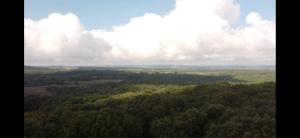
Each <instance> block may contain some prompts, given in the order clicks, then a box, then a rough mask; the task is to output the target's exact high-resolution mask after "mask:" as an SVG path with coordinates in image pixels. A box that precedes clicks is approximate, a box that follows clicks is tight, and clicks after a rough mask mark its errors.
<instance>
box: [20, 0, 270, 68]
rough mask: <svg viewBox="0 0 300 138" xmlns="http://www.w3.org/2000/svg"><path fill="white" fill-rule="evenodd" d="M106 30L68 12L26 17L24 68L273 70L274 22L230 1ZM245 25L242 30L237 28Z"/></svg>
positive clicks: (179, 3)
mask: <svg viewBox="0 0 300 138" xmlns="http://www.w3.org/2000/svg"><path fill="white" fill-rule="evenodd" d="M175 4H176V5H175V8H174V9H173V10H172V11H170V12H169V13H167V14H165V15H157V14H153V13H146V14H145V15H144V16H141V17H134V18H132V19H130V21H129V22H128V23H127V24H125V25H121V26H114V27H113V29H112V30H111V31H107V30H104V29H94V30H86V29H84V27H83V25H82V24H81V23H80V19H79V18H78V17H77V16H76V15H75V14H73V13H68V14H65V15H62V14H59V13H52V14H50V15H49V16H48V17H46V18H43V19H40V20H37V21H34V20H32V19H30V18H25V20H24V25H25V26H24V27H25V45H24V48H25V64H26V65H118V64H123V65H124V64H193V65H232V64H238V65H257V64H272V65H275V23H274V22H273V21H269V20H266V19H264V18H263V17H261V15H260V14H259V13H257V12H251V13H249V14H248V16H247V17H246V19H240V5H239V4H238V3H237V2H236V1H235V0H209V1H207V0H176V3H175ZM95 20H96V19H95ZM239 20H245V21H246V24H245V25H243V26H236V25H235V24H236V23H237V22H238V21H239Z"/></svg>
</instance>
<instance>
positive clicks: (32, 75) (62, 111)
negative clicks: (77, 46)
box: [24, 66, 276, 138]
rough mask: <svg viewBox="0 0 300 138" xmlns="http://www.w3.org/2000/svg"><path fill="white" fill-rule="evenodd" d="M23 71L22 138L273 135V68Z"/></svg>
mask: <svg viewBox="0 0 300 138" xmlns="http://www.w3.org/2000/svg"><path fill="white" fill-rule="evenodd" d="M24 69H25V70H24V137H26V138H196V137H197V138H199V137H200V138H272V137H276V129H275V125H276V121H275V109H276V104H275V103H276V101H275V93H276V92H275V91H276V81H275V70H270V69H205V70H203V69H202V70H200V69H195V68H184V69H181V68H175V69H161V68H151V69H149V68H133V67H131V68H129V67H128V68H104V67H102V68H101V67H73V68H57V67H52V68H50V67H48V68H39V67H26V66H25V67H24Z"/></svg>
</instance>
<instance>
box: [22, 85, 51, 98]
mask: <svg viewBox="0 0 300 138" xmlns="http://www.w3.org/2000/svg"><path fill="white" fill-rule="evenodd" d="M46 88H47V86H36V87H24V97H26V96H30V95H39V96H51V94H50V93H49V92H47V90H46Z"/></svg>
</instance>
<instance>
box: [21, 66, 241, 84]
mask: <svg viewBox="0 0 300 138" xmlns="http://www.w3.org/2000/svg"><path fill="white" fill-rule="evenodd" d="M91 80H121V82H123V83H146V84H200V83H214V82H223V81H230V82H241V81H240V80H237V79H234V78H232V76H229V75H220V76H211V75H196V74H177V73H169V74H166V73H145V72H142V73H133V72H125V71H117V70H74V71H66V72H56V73H47V74H43V73H40V74H38V73H34V74H25V75H24V86H26V87H30V86H43V85H53V84H58V85H61V84H66V83H67V82H74V81H91Z"/></svg>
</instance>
